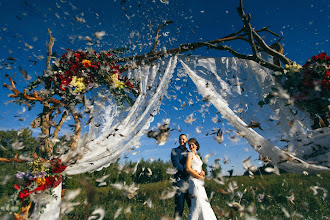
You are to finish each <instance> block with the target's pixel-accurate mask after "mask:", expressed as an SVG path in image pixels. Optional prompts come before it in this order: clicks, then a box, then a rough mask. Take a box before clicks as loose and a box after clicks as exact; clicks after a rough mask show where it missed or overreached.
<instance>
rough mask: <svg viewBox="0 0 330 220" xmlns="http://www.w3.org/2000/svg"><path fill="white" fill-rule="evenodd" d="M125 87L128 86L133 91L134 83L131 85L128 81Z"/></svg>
mask: <svg viewBox="0 0 330 220" xmlns="http://www.w3.org/2000/svg"><path fill="white" fill-rule="evenodd" d="M125 85H126V86H127V87H128V88H129V89H133V88H134V85H133V83H131V82H130V81H127V82H126V83H125Z"/></svg>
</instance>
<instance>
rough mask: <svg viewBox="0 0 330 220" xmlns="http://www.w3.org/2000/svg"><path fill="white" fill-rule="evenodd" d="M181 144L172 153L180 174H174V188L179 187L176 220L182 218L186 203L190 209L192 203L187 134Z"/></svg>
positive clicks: (182, 136)
mask: <svg viewBox="0 0 330 220" xmlns="http://www.w3.org/2000/svg"><path fill="white" fill-rule="evenodd" d="M179 143H180V146H179V147H177V148H173V149H172V152H171V160H172V164H173V166H174V167H175V168H176V169H177V170H178V172H177V173H176V174H174V179H175V182H174V183H173V185H174V186H176V187H178V189H177V191H176V193H175V213H174V218H175V219H177V218H180V219H181V218H182V213H183V209H184V201H185V200H186V201H187V204H188V207H190V203H191V202H190V198H189V194H188V179H189V174H188V173H187V171H186V168H185V165H186V160H187V155H188V150H187V148H186V143H187V136H186V135H185V134H181V135H180V136H179Z"/></svg>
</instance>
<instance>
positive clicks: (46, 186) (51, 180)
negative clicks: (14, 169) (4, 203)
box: [7, 158, 66, 212]
mask: <svg viewBox="0 0 330 220" xmlns="http://www.w3.org/2000/svg"><path fill="white" fill-rule="evenodd" d="M29 166H30V169H29V170H28V171H27V172H19V173H17V174H16V177H17V179H18V183H17V184H15V185H14V188H15V189H16V190H17V191H16V193H14V194H13V196H12V198H11V199H10V200H9V203H8V204H9V205H8V207H7V209H8V210H7V211H11V212H17V211H19V206H24V205H27V204H28V203H29V202H31V198H30V195H31V194H38V193H41V192H44V191H46V190H49V193H50V194H51V193H52V192H51V189H52V188H56V187H57V186H58V185H59V184H60V183H61V182H62V175H61V173H62V172H63V171H64V170H65V168H66V166H64V165H63V164H62V163H61V160H60V159H58V158H53V159H51V160H47V161H46V160H44V159H36V160H34V161H32V162H30V163H29ZM47 193H48V192H47Z"/></svg>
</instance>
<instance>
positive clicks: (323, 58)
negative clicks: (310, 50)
mask: <svg viewBox="0 0 330 220" xmlns="http://www.w3.org/2000/svg"><path fill="white" fill-rule="evenodd" d="M311 60H313V61H317V60H329V57H328V56H327V54H326V53H320V54H319V55H315V56H313V57H312V58H311Z"/></svg>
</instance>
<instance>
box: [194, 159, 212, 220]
mask: <svg viewBox="0 0 330 220" xmlns="http://www.w3.org/2000/svg"><path fill="white" fill-rule="evenodd" d="M202 165H203V162H202V161H201V160H200V159H199V158H198V157H197V156H195V155H193V159H192V161H191V167H192V168H193V169H194V170H196V171H197V172H201V167H202ZM188 192H189V194H190V195H191V196H192V198H191V206H190V209H189V216H188V220H213V219H215V220H216V219H217V218H216V217H215V214H214V212H213V210H212V207H211V205H210V203H209V201H208V198H207V194H206V191H205V188H204V181H202V180H199V179H196V178H195V177H190V179H189V188H188Z"/></svg>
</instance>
